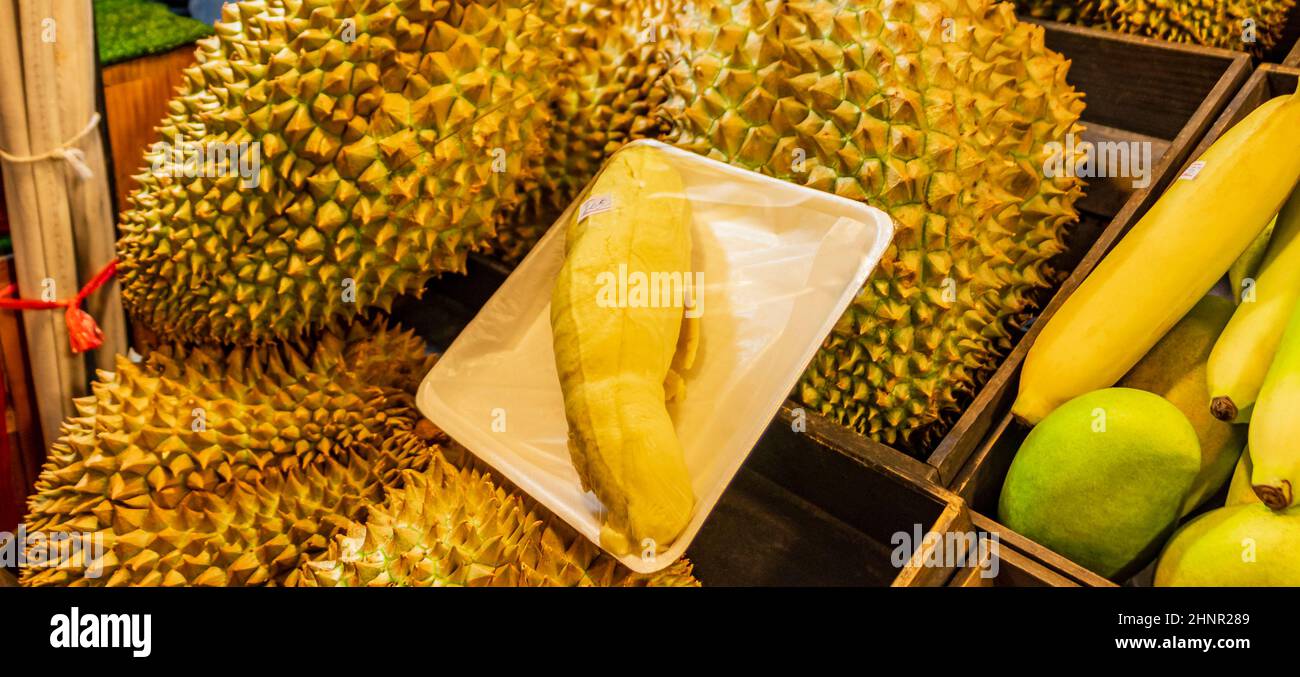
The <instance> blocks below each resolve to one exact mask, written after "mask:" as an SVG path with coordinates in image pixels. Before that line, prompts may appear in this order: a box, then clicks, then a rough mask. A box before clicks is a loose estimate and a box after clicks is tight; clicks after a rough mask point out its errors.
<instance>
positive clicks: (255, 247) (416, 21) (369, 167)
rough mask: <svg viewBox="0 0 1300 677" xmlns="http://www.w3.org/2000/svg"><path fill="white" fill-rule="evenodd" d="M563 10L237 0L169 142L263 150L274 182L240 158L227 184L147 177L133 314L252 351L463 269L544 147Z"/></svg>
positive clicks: (126, 238)
mask: <svg viewBox="0 0 1300 677" xmlns="http://www.w3.org/2000/svg"><path fill="white" fill-rule="evenodd" d="M550 12H551V10H550V9H548V3H546V2H541V1H540V0H450V1H435V0H246V1H244V2H239V3H230V4H228V5H226V8H225V14H224V15H223V23H219V24H218V25H217V34H216V35H215V36H213V37H212V38H210V39H207V40H203V41H201V42H200V43H199V49H198V51H197V53H196V56H197V58H198V63H197V65H195V66H194V67H192V68H189V69H187V70H186V71H185V75H186V80H185V82H184V84H183V85H182V87H181V90H180V93H179V95H178V96H177V97H176V98H175V99H173V100H172V102H171V104H170V114H169V115H168V117H167V118H166V119H165V120H164V121H163V123H162V125H161V126H160V131H161V133H162V137H163V142H165V143H166V144H169V147H171V148H187V147H192V146H191V144H200V146H199V147H202V148H208V147H211V144H221V143H226V144H241V143H258V144H260V153H261V169H260V173H259V174H258V182H257V185H256V187H249V186H245V185H243V182H242V179H241V178H240V177H239V176H236V175H233V174H232V168H231V167H230V163H229V162H228V161H227V162H218V163H217V165H216V166H214V167H212V168H209V169H208V171H207V172H205V173H206V174H213V173H219V172H220V173H223V174H224V175H222V176H198V177H194V178H182V177H177V176H166V175H159V173H157V172H149V171H146V173H144V174H142V175H141V176H140V177H138V178H139V179H140V181H141V188H140V189H139V190H138V191H136V192H135V193H134V194H133V196H132V197H131V199H130V207H129V208H128V209H127V210H126V211H125V212H124V213H123V215H122V219H121V227H122V231H123V236H122V238H121V240H120V241H119V245H118V250H119V254H120V257H121V259H122V262H121V265H120V268H119V270H120V271H121V275H122V296H123V298H124V300H125V301H126V305H127V307H128V309H129V310H130V311H131V312H132V314H133V315H134V316H135V317H136V318H137V319H139V320H141V321H142V322H143V323H144V324H146V325H149V326H150V327H151V328H153V329H154V330H156V331H158V333H160V334H162V335H163V336H165V337H168V338H171V339H182V338H184V339H194V340H204V339H216V340H219V341H225V342H236V343H253V342H259V341H264V340H267V339H273V338H286V337H287V338H294V337H299V336H302V335H304V334H305V333H308V332H310V331H313V330H317V329H320V328H322V327H324V326H326V325H327V323H329V322H330V321H332V320H335V319H338V318H347V317H350V316H354V315H356V314H357V313H359V312H361V311H362V310H363V309H365V308H367V307H370V306H382V307H385V308H387V307H389V304H390V303H391V302H392V300H393V299H394V298H395V297H396V296H397V295H398V294H401V293H404V292H413V291H418V290H419V289H420V288H421V287H422V285H423V283H424V281H425V280H427V279H428V278H429V277H430V276H431V275H434V274H437V273H439V272H442V271H461V270H463V269H464V260H465V255H466V252H467V251H469V250H472V249H477V248H480V247H485V246H487V243H488V241H489V239H490V238H491V237H492V235H493V226H494V222H495V219H496V218H497V216H498V211H499V209H501V208H502V207H503V206H509V205H511V204H513V203H514V202H515V201H517V200H518V199H519V198H518V195H517V190H516V187H517V185H518V184H519V183H521V182H523V183H527V182H528V181H529V180H530V179H529V177H528V176H527V174H528V172H529V171H530V170H531V168H532V167H533V165H532V164H531V163H530V159H531V158H532V157H533V156H536V155H538V154H539V153H540V151H541V145H542V142H543V138H544V134H545V131H546V128H547V124H548V117H549V115H548V113H549V109H548V107H547V106H545V105H541V103H542V102H544V101H545V97H546V96H547V94H546V92H547V90H548V89H549V87H550V81H549V77H550V75H551V74H552V73H554V72H555V70H556V69H555V64H553V63H551V62H550V61H549V60H548V59H549V58H550V57H549V56H548V55H553V54H554V51H555V50H554V48H553V45H554V41H555V40H556V39H557V37H558V36H557V33H556V32H555V28H554V27H553V26H552V21H551V14H550ZM353 38H354V39H353ZM160 152H161V149H159V148H155V149H154V150H152V151H151V152H150V153H149V154H147V155H146V158H145V159H146V162H147V163H149V164H153V163H154V162H155V161H156V160H157V159H158V158H159V157H162V156H160V155H159V153H160ZM169 171H172V172H173V173H174V171H175V170H169ZM165 173H166V172H164V174H165Z"/></svg>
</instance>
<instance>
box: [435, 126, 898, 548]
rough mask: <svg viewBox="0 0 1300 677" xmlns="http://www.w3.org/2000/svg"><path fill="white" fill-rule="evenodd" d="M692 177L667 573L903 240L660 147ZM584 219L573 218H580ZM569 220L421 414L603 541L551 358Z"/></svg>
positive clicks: (440, 381)
mask: <svg viewBox="0 0 1300 677" xmlns="http://www.w3.org/2000/svg"><path fill="white" fill-rule="evenodd" d="M636 143H638V144H648V145H652V146H654V147H656V148H659V149H661V150H662V151H663V152H664V153H667V154H669V156H670V157H671V158H672V160H673V162H674V164H675V166H676V167H677V168H678V170H679V171H680V173H681V175H682V179H683V182H684V185H685V188H686V193H687V197H688V199H689V200H690V201H691V208H692V212H693V215H694V225H693V227H692V233H691V236H692V242H693V259H694V260H693V265H694V269H695V270H697V271H703V273H704V306H703V312H702V314H701V316H700V323H701V324H700V329H701V341H700V347H699V353H698V355H697V357H696V361H695V366H694V367H693V368H692V370H691V371H690V372H688V373H687V374H686V375H685V376H686V378H685V380H686V398H685V400H684V401H683V402H681V403H680V404H675V405H674V406H672V407H671V408H670V413H671V414H672V417H673V422H674V424H675V426H676V429H677V435H678V437H679V439H680V440H681V442H682V447H683V449H684V452H685V455H686V465H687V468H688V470H689V471H690V475H691V485H692V489H693V490H694V492H695V496H696V505H695V513H694V515H693V516H692V518H691V521H690V524H689V525H688V526H687V527H686V529H685V531H684V532H683V533H682V535H681V536H680V537H678V538H677V540H676V541H674V542H673V543H672V544H671V545H670V546H669V547H668V548H667V550H666V551H665V552H661V553H659V554H658V556H649V557H643V556H642V554H641V553H632V554H630V555H627V556H624V557H620V558H619V559H620V560H621V561H622V562H623V563H624V564H626V565H627V566H628V567H629V568H630V569H632V570H634V571H638V572H642V573H649V572H653V571H657V570H659V569H662V568H664V567H666V566H668V565H669V564H671V563H672V562H673V561H675V560H676V559H677V558H679V557H681V555H682V554H683V553H684V552H685V551H686V548H687V546H688V545H690V542H691V540H692V539H693V538H694V537H695V535H696V533H698V532H699V530H700V526H701V525H702V524H703V523H704V519H705V518H706V517H707V516H708V514H709V512H710V511H711V510H712V509H713V506H714V504H716V503H717V501H718V498H719V497H720V496H721V495H722V492H723V490H724V489H726V487H727V484H728V483H730V481H731V478H732V477H733V476H734V475H735V474H736V471H737V470H739V468H740V464H741V463H742V462H744V460H745V457H746V456H748V455H749V451H750V449H751V448H752V447H753V446H754V444H755V443H756V442H757V441H758V438H759V436H760V435H762V433H763V430H764V429H765V428H766V427H767V425H768V423H769V422H770V421H771V420H772V417H773V416H775V415H776V412H777V410H778V409H779V408H780V406H781V402H782V401H783V400H784V399H785V398H786V397H787V395H788V394H789V393H790V391H791V389H792V388H793V387H794V386H795V384H796V383H797V381H798V379H799V376H800V375H801V374H802V373H803V370H804V369H805V368H806V367H807V365H808V363H809V362H810V361H811V360H812V357H813V355H814V354H815V353H816V351H817V349H818V348H819V347H820V345H821V342H822V340H823V339H824V338H825V337H826V335H827V334H829V333H830V330H831V328H832V327H833V326H834V324H835V322H836V321H837V320H838V319H839V318H840V316H841V315H843V313H844V311H845V310H846V309H847V308H848V306H849V303H850V302H851V301H852V299H853V297H854V295H855V294H857V292H858V290H859V289H860V288H861V287H862V285H863V284H864V283H865V282H866V279H867V276H868V275H870V273H871V271H872V270H873V269H874V268H875V267H876V264H877V263H878V262H879V261H880V257H881V256H882V255H883V254H884V252H885V249H886V248H887V247H888V246H889V242H890V240H891V239H892V237H893V225H892V223H891V222H890V219H889V216H888V215H886V214H885V213H884V212H882V211H880V210H878V209H873V208H871V207H868V206H866V205H865V204H862V203H859V202H855V201H852V200H847V199H844V198H840V197H837V196H834V195H831V194H829V193H824V192H821V191H818V190H813V189H810V188H804V187H801V186H797V185H795V184H792V183H788V182H785V181H780V180H777V179H773V178H770V177H766V176H763V175H761V174H757V173H754V172H750V171H747V170H744V169H739V168H736V167H731V166H729V165H726V164H723V163H720V162H716V161H714V160H709V159H706V158H703V157H701V156H698V155H695V154H693V153H690V152H686V151H682V150H678V149H675V148H672V147H670V146H667V145H664V144H662V143H658V142H655V141H638V142H636ZM571 209H572V207H571ZM567 218H568V214H566V215H565V216H564V217H561V219H560V220H559V221H558V222H557V224H556V225H554V226H553V227H552V228H551V229H550V230H549V231H548V232H547V233H546V235H545V236H543V237H542V239H541V241H540V242H538V244H537V246H536V247H535V248H534V249H533V251H532V252H531V253H530V254H529V255H528V257H527V258H525V259H524V261H523V262H522V263H521V264H520V265H519V267H518V268H517V269H516V270H515V271H514V273H512V274H511V275H510V277H509V278H508V279H507V280H506V281H505V283H504V284H503V285H502V286H501V288H500V289H499V290H497V292H496V294H495V295H493V296H492V298H491V299H489V300H488V302H487V304H486V305H484V306H483V309H482V310H480V311H479V313H478V315H477V316H476V317H475V318H474V320H473V321H471V322H470V323H469V325H468V326H466V327H465V330H464V331H463V332H461V334H460V336H458V337H457V338H456V340H455V342H454V343H452V345H451V347H450V348H449V349H448V350H447V352H446V353H445V354H444V355H443V356H442V358H441V359H439V360H438V363H437V364H436V365H435V366H434V367H433V369H432V370H430V371H429V374H428V375H427V376H426V377H425V379H424V382H423V383H422V384H421V385H420V391H419V394H418V403H419V407H420V411H422V412H423V413H424V415H425V416H428V417H429V418H430V419H431V420H432V421H433V422H434V423H435V424H437V425H438V427H440V428H442V429H443V430H444V431H446V432H447V434H448V435H450V436H451V437H452V438H453V439H455V440H456V441H458V442H460V443H461V444H463V445H464V446H465V447H467V448H468V449H469V450H470V451H471V452H473V453H474V454H476V455H477V456H478V457H479V458H481V459H483V460H484V461H485V462H486V463H488V464H489V465H491V466H492V467H493V468H495V469H496V470H497V471H499V472H500V473H501V474H503V475H504V476H505V477H507V478H508V479H509V480H510V481H511V482H513V483H514V484H516V485H517V486H519V487H520V488H521V489H523V490H524V491H526V492H528V493H529V494H530V495H531V496H532V497H533V498H535V499H537V500H538V501H540V502H541V503H542V504H543V505H545V506H546V507H547V508H548V509H550V510H551V511H552V512H554V513H555V514H556V515H558V516H559V517H560V518H561V519H563V520H564V521H566V522H568V523H569V524H570V525H572V526H573V527H574V528H575V529H577V530H578V531H579V532H580V533H581V534H582V535H584V536H586V537H587V538H589V539H591V541H592V542H593V543H596V544H597V545H599V544H600V525H601V512H600V511H601V506H600V503H599V501H597V500H596V498H595V496H594V495H592V494H590V493H587V492H584V491H582V488H581V487H580V486H579V482H578V475H577V473H576V472H575V471H574V469H573V466H572V464H571V462H570V459H569V450H568V447H567V444H566V437H567V430H568V426H567V423H566V422H565V418H564V400H563V398H562V396H561V393H560V382H559V377H558V376H557V374H556V370H555V354H554V352H553V350H552V347H551V325H550V301H551V290H552V287H553V285H554V281H555V277H556V275H557V274H558V272H559V269H560V266H561V265H562V263H563V259H564V231H565V228H564V226H563V224H564V223H566V221H567Z"/></svg>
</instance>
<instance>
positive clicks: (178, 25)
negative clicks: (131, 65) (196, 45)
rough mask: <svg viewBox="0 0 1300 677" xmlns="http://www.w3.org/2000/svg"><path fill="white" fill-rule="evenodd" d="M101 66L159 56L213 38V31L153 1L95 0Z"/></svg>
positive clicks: (209, 27) (203, 24)
mask: <svg viewBox="0 0 1300 677" xmlns="http://www.w3.org/2000/svg"><path fill="white" fill-rule="evenodd" d="M95 33H96V34H97V37H98V39H99V63H100V64H101V65H104V66H107V65H109V64H113V63H117V62H119V61H126V60H128V59H134V58H136V57H141V56H145V55H148V54H158V53H159V52H166V51H167V50H170V49H173V48H176V47H179V46H181V45H185V44H189V43H191V42H194V41H195V40H198V39H199V38H202V37H206V36H209V35H212V27H211V26H209V25H207V24H205V23H203V22H202V21H196V20H194V19H189V18H186V17H183V16H177V15H175V14H172V13H171V11H169V10H168V9H167V7H166V5H163V4H160V3H157V2H152V0H95Z"/></svg>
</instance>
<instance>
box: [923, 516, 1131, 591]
mask: <svg viewBox="0 0 1300 677" xmlns="http://www.w3.org/2000/svg"><path fill="white" fill-rule="evenodd" d="M970 521H971V524H972V525H973V526H974V528H975V529H976V530H977V531H978V532H979V533H981V534H991V535H996V537H997V549H996V551H995V552H996V553H997V556H998V567H997V570H996V572H997V573H996V575H995V576H992V577H988V576H985V575H981V569H980V568H979V567H965V568H963V569H961V570H960V571H958V572H957V573H956V574H955V575H954V576H953V577H952V580H951V581H949V582H948V585H949V587H958V588H1008V587H1014V588H1025V587H1035V588H1037V587H1052V588H1078V587H1087V588H1111V587H1115V584H1114V583H1111V582H1110V581H1108V580H1106V579H1105V578H1102V577H1101V576H1098V575H1097V574H1094V573H1092V572H1091V571H1088V570H1087V569H1085V568H1083V567H1081V566H1079V565H1078V564H1075V563H1074V562H1071V561H1070V560H1068V559H1066V558H1064V557H1062V556H1060V555H1058V554H1056V553H1054V552H1052V551H1051V550H1048V549H1047V548H1044V547H1043V546H1041V545H1039V544H1037V543H1035V542H1033V541H1031V540H1029V539H1028V538H1025V537H1024V536H1021V535H1020V534H1018V533H1016V532H1014V531H1012V530H1010V529H1008V528H1006V527H1005V526H1002V525H1001V524H998V523H997V521H995V520H993V519H990V518H988V517H986V516H984V515H981V514H979V513H975V512H973V513H971V515H970Z"/></svg>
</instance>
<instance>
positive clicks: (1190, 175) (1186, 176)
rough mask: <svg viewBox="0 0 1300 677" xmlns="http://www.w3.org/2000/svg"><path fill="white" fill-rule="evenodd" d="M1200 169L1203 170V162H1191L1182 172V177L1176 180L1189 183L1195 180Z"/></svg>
mask: <svg viewBox="0 0 1300 677" xmlns="http://www.w3.org/2000/svg"><path fill="white" fill-rule="evenodd" d="M1202 169H1205V160H1197V161H1196V162H1193V163H1192V164H1190V165H1188V166H1187V169H1185V170H1183V175H1182V176H1180V177H1178V180H1179V181H1191V180H1192V179H1194V178H1196V175H1197V174H1200V173H1201V170H1202Z"/></svg>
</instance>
